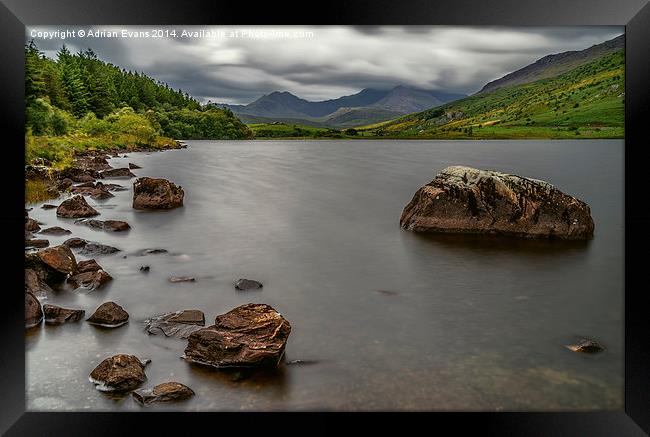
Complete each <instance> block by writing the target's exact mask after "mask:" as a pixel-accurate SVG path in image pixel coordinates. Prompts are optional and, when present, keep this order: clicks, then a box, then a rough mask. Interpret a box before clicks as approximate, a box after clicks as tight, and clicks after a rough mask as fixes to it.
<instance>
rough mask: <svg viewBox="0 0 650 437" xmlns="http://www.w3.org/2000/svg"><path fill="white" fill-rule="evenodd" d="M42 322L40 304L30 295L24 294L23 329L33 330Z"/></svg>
mask: <svg viewBox="0 0 650 437" xmlns="http://www.w3.org/2000/svg"><path fill="white" fill-rule="evenodd" d="M41 320H43V310H42V309H41V303H40V302H39V301H38V299H37V298H36V296H34V295H33V294H32V293H29V292H26V293H25V328H33V327H34V326H37V325H40V323H41Z"/></svg>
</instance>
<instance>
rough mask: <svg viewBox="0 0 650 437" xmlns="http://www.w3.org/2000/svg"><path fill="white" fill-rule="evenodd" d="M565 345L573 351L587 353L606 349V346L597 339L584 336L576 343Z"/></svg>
mask: <svg viewBox="0 0 650 437" xmlns="http://www.w3.org/2000/svg"><path fill="white" fill-rule="evenodd" d="M564 347H566V348H567V349H569V350H570V351H573V352H582V353H586V354H593V353H597V352H602V351H604V350H605V346H603V345H602V344H600V343H598V342H597V341H595V340H589V339H587V338H583V339H582V340H580V341H579V342H578V343H576V344H570V345H565V346H564Z"/></svg>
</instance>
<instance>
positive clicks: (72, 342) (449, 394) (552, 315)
mask: <svg viewBox="0 0 650 437" xmlns="http://www.w3.org/2000/svg"><path fill="white" fill-rule="evenodd" d="M622 157H623V142H622V141H618V140H616V141H609V140H607V141H601V140H582V141H551V142H549V141H546V142H545V141H503V142H493V141H475V142H472V141H451V142H449V141H340V142H339V141H322V142H309V141H307V142H303V141H259V142H254V141H252V142H241V141H240V142H227V141H222V142H219V141H191V142H189V148H188V149H185V150H176V151H166V152H162V153H152V154H137V153H132V154H130V156H129V158H128V159H127V160H125V159H123V158H114V159H112V160H111V164H112V165H113V166H115V167H123V166H126V165H127V162H134V163H136V164H138V165H140V166H142V167H143V168H142V169H140V170H135V171H134V172H135V173H136V174H137V175H138V176H151V177H164V178H168V179H170V180H172V181H174V182H176V183H178V184H180V185H181V186H182V187H183V188H184V189H185V191H186V197H185V206H184V207H183V208H179V209H175V210H171V211H164V212H139V211H134V210H133V209H132V208H131V195H132V194H131V192H130V189H131V183H130V182H125V181H123V180H120V181H118V183H121V184H123V185H125V186H127V187H128V188H129V191H123V192H115V193H114V194H115V197H114V198H111V199H110V202H107V203H98V202H94V201H92V200H89V202H90V203H91V204H93V205H97V206H96V208H97V209H98V210H99V211H100V212H101V216H100V218H101V219H102V220H107V219H117V220H126V221H127V222H129V223H130V224H131V226H132V229H131V230H130V231H129V232H128V233H127V234H120V233H109V232H102V231H96V230H93V229H90V228H88V227H86V226H80V225H75V224H74V223H73V222H74V221H73V220H65V219H58V218H56V214H55V211H54V210H42V209H40V204H37V205H34V206H35V208H34V210H33V211H31V212H30V215H31V216H32V217H34V218H35V219H37V220H39V221H41V222H44V223H45V224H46V225H47V226H56V225H59V226H62V227H65V228H68V229H70V230H72V231H73V235H72V236H75V237H81V238H85V239H88V240H91V241H97V242H100V243H102V244H108V245H111V246H115V247H117V248H119V249H121V250H122V252H119V253H117V254H113V255H105V256H101V257H97V261H98V262H99V263H100V264H101V265H102V266H103V267H104V268H105V270H107V271H108V272H109V273H110V274H111V275H112V276H113V277H114V280H113V281H112V282H111V283H109V284H108V285H107V286H106V287H104V288H102V289H100V290H96V291H94V292H91V293H81V292H75V291H70V290H62V291H58V292H55V293H52V294H51V295H50V296H48V298H47V301H46V302H48V303H53V304H56V305H60V306H64V307H70V308H81V309H84V310H86V317H88V316H89V315H90V314H92V312H93V311H94V310H95V309H96V308H97V307H98V306H99V305H100V304H101V303H102V302H105V301H107V300H112V301H114V302H116V303H118V304H119V305H121V306H122V307H124V308H125V309H126V310H127V311H128V312H129V315H130V318H129V323H128V324H127V325H125V326H122V327H120V328H116V329H113V330H107V329H99V328H97V327H95V326H92V325H89V324H88V323H86V322H83V321H82V322H79V323H73V324H67V325H63V326H58V327H52V326H44V327H42V328H39V329H35V330H30V331H28V332H26V335H25V341H26V351H27V369H26V370H27V374H26V377H27V398H28V408H29V409H32V410H50V409H52V410H105V411H139V410H141V409H142V408H143V407H142V406H140V405H139V404H137V403H136V402H135V401H133V400H132V399H130V397H129V396H126V397H114V396H109V395H106V394H105V393H100V392H98V391H97V390H95V389H94V388H93V384H91V383H90V382H89V381H88V375H89V373H90V371H91V370H92V369H93V368H94V367H95V366H96V365H97V364H99V362H101V360H103V359H104V358H106V357H107V356H110V355H114V354H117V353H128V354H135V355H137V356H138V357H140V358H143V359H144V358H150V359H151V360H152V362H151V363H150V364H149V365H148V366H147V368H146V374H147V378H148V380H147V382H146V383H145V384H143V387H144V388H150V387H152V386H153V385H155V384H159V383H161V382H166V381H178V382H181V383H183V384H186V385H188V386H189V387H191V388H192V389H193V390H194V391H195V393H196V396H194V397H193V398H191V399H190V400H188V401H184V402H182V403H178V404H170V405H154V406H151V407H148V408H149V409H150V410H169V409H171V410H173V409H178V410H188V411H198V410H220V411H226V410H228V411H231V410H235V411H236V410H310V409H319V410H409V409H412V410H491V411H494V410H531V409H536V410H567V409H574V410H585V409H587V410H588V409H620V408H622V402H623V396H622V395H623V341H622V340H623V325H622V308H623V261H622V260H623V238H622V237H623V205H622V198H623V172H622V169H623V158H622ZM576 162H580V165H579V166H576V165H575V163H576ZM456 164H463V165H469V166H475V167H480V168H485V169H494V170H499V171H504V172H511V173H516V174H521V175H525V176H529V177H533V178H537V179H543V180H547V181H549V182H551V183H553V184H554V185H556V186H557V187H558V188H559V189H561V190H563V191H565V192H567V193H569V194H572V195H575V196H577V197H579V198H581V199H583V200H585V201H586V202H587V203H589V205H590V207H591V210H592V215H593V217H594V221H595V223H596V231H595V238H594V239H593V240H592V241H589V242H572V241H539V240H520V239H516V238H499V237H494V236H471V235H431V234H429V235H421V234H414V233H411V232H407V231H403V230H401V229H400V228H399V217H400V214H401V212H402V208H403V207H404V205H405V204H406V203H407V202H408V201H409V200H410V199H411V197H412V196H413V193H414V192H415V191H416V190H417V188H419V187H420V186H421V185H423V184H426V183H428V182H429V181H431V179H433V177H434V176H435V174H436V173H437V172H438V171H440V170H441V169H442V168H444V167H446V166H448V165H456ZM49 203H54V202H49ZM69 237H70V236H69V235H68V236H61V237H57V236H51V237H49V240H50V243H51V244H52V245H55V244H60V243H62V242H63V241H64V240H65V239H67V238H69ZM151 248H161V249H166V250H167V251H168V252H167V253H159V254H143V253H142V251H143V250H144V249H151ZM87 258H88V257H84V256H78V259H87ZM143 265H148V266H150V271H149V272H147V273H144V272H142V271H140V267H141V266H143ZM170 276H193V277H195V278H196V281H195V282H191V283H176V284H174V283H170V282H169V281H168V278H169V277H170ZM238 278H251V279H256V280H259V281H261V282H262V283H263V284H264V288H263V289H260V290H254V291H237V290H235V288H234V282H235V281H236V280H237V279H238ZM248 302H261V303H267V304H269V305H271V306H273V307H274V308H276V309H277V310H278V311H280V312H281V313H282V314H283V315H284V316H285V317H286V318H287V319H288V320H289V321H290V322H291V325H292V332H291V335H290V337H289V341H288V344H287V349H286V357H285V359H284V360H283V362H282V363H281V365H280V366H279V368H278V369H276V370H273V371H256V372H251V371H248V370H227V371H217V370H214V369H211V368H207V367H203V366H198V365H194V364H190V363H187V362H186V361H184V360H183V359H181V358H180V357H181V356H182V355H183V351H184V349H185V347H186V345H187V341H185V340H179V339H174V338H165V337H162V336H156V335H148V334H146V333H145V332H144V329H143V326H142V322H143V321H144V320H145V319H147V318H149V317H151V316H153V315H157V314H163V313H166V312H169V311H175V310H179V309H194V308H195V309H201V310H202V311H203V312H204V313H205V316H206V322H207V324H210V323H212V322H213V320H214V318H215V316H217V315H218V314H223V313H225V312H227V311H229V310H231V309H232V308H234V307H235V306H238V305H241V304H244V303H248ZM582 336H585V337H591V338H596V339H598V340H600V341H601V342H603V343H604V344H605V345H606V347H607V350H606V351H605V352H603V353H601V354H597V355H581V354H575V353H571V352H569V351H567V350H566V349H565V348H564V347H563V345H564V344H570V343H572V342H575V341H576V339H579V338H580V337H582Z"/></svg>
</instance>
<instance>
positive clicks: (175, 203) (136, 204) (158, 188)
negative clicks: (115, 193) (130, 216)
mask: <svg viewBox="0 0 650 437" xmlns="http://www.w3.org/2000/svg"><path fill="white" fill-rule="evenodd" d="M184 195H185V192H184V191H183V189H182V188H181V187H179V186H178V185H176V184H174V183H173V182H170V181H168V180H167V179H155V178H148V177H143V178H139V179H138V180H136V181H135V182H134V183H133V208H134V209H171V208H176V207H179V206H183V196H184Z"/></svg>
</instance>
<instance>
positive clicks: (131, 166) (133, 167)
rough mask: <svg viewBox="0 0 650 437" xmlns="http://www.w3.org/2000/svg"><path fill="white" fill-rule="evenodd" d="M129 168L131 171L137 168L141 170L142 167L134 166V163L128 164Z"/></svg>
mask: <svg viewBox="0 0 650 437" xmlns="http://www.w3.org/2000/svg"><path fill="white" fill-rule="evenodd" d="M129 168H130V169H131V170H136V169H138V168H142V167H140V166H139V165H138V164H134V163H132V162H129Z"/></svg>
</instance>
